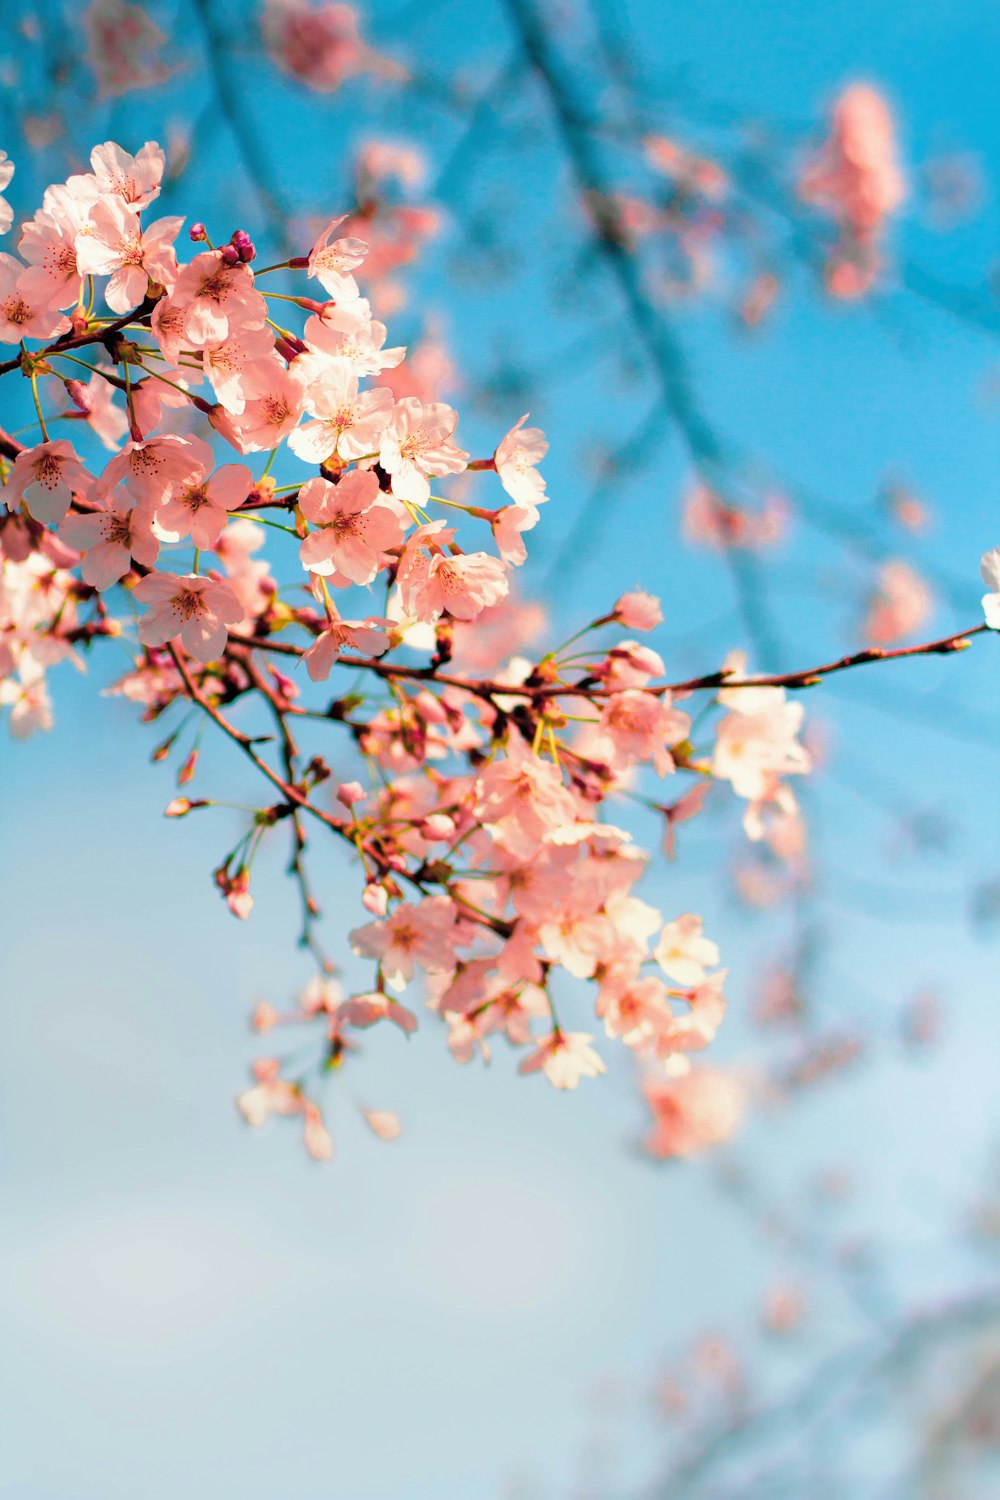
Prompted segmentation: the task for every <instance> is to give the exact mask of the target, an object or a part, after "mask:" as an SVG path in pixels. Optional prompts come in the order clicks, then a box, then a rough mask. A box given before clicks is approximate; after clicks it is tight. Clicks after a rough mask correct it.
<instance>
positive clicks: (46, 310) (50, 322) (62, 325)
mask: <svg viewBox="0 0 1000 1500" xmlns="http://www.w3.org/2000/svg"><path fill="white" fill-rule="evenodd" d="M24 271H25V267H24V266H23V265H22V264H21V262H20V261H19V260H15V258H14V256H13V255H0V344H19V343H20V342H21V340H22V339H51V338H55V337H56V335H57V334H60V333H67V332H68V331H69V326H70V324H69V319H68V318H64V317H63V315H62V313H60V312H57V311H56V309H55V308H53V307H48V306H46V305H45V302H44V301H41V300H38V299H37V294H35V295H34V296H32V295H30V294H29V293H28V292H27V291H26V290H25V288H24V287H23V286H22V285H21V279H22V277H23V275H24Z"/></svg>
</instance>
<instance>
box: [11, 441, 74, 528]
mask: <svg viewBox="0 0 1000 1500" xmlns="http://www.w3.org/2000/svg"><path fill="white" fill-rule="evenodd" d="M93 483H94V480H93V477H92V475H90V474H89V473H88V472H87V470H86V469H85V468H84V467H83V464H82V463H81V462H80V460H79V459H78V458H77V456H76V452H75V450H74V448H73V445H72V443H67V442H65V441H59V442H52V443H39V444H38V445H37V446H36V447H34V448H25V449H24V451H23V452H21V453H19V454H18V455H17V457H16V458H15V460H14V464H13V467H12V468H11V472H10V475H9V477H8V480H7V484H6V487H5V488H4V489H3V491H2V492H0V493H2V495H3V498H4V500H5V501H6V503H7V508H8V510H15V509H16V508H17V506H18V505H19V504H20V502H21V501H22V500H23V501H24V503H25V505H26V506H27V507H28V510H29V511H30V512H31V514H32V515H33V516H34V518H35V520H36V521H41V522H42V523H43V525H46V526H57V525H58V524H59V522H60V521H61V520H62V519H63V517H64V516H65V515H66V512H67V511H68V510H69V507H70V502H71V501H72V498H73V496H74V494H80V495H84V496H89V495H90V492H91V487H92V486H93Z"/></svg>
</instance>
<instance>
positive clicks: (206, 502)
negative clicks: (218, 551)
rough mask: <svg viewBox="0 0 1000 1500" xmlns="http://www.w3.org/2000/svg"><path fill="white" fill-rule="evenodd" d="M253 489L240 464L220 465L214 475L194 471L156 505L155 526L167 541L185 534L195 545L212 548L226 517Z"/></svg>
mask: <svg viewBox="0 0 1000 1500" xmlns="http://www.w3.org/2000/svg"><path fill="white" fill-rule="evenodd" d="M252 489H253V475H252V474H251V473H250V470H249V469H248V468H246V466H245V465H244V464H223V465H222V467H221V468H219V469H216V470H215V473H214V474H208V475H206V474H205V473H204V472H202V473H199V472H198V471H197V470H195V471H194V472H193V473H191V474H189V475H187V476H186V478H184V479H182V480H181V481H180V482H179V483H178V484H177V486H176V487H175V488H173V489H171V491H170V493H169V495H168V496H167V498H166V500H164V501H163V502H162V504H160V505H158V506H157V510H156V521H157V525H158V526H159V527H160V528H161V530H162V531H163V532H164V533H165V534H169V540H171V541H177V540H179V539H180V538H181V537H184V536H189V537H190V538H191V540H192V541H193V542H194V544H195V546H196V547H202V548H207V547H214V546H215V544H216V542H217V541H218V540H219V537H220V536H221V535H222V531H223V528H224V527H225V525H226V522H227V521H228V519H229V512H230V511H231V510H235V509H236V507H237V506H238V505H242V504H243V501H244V500H245V499H246V498H247V496H248V495H249V493H250V491H251V490H252Z"/></svg>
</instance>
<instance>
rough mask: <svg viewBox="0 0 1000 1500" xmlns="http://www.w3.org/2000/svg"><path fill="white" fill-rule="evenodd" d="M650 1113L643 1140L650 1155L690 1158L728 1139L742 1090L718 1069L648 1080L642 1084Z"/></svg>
mask: <svg viewBox="0 0 1000 1500" xmlns="http://www.w3.org/2000/svg"><path fill="white" fill-rule="evenodd" d="M643 1092H644V1093H645V1096H646V1102H647V1104H648V1105H649V1107H650V1109H651V1110H652V1112H653V1120H654V1124H653V1128H652V1130H651V1131H650V1132H649V1134H648V1135H647V1137H646V1140H645V1147H646V1150H647V1151H648V1152H649V1153H650V1154H651V1155H652V1156H690V1155H691V1154H692V1153H694V1152H696V1151H701V1150H704V1149H705V1148H706V1147H709V1146H716V1145H718V1144H719V1143H720V1142H722V1141H725V1140H728V1139H729V1137H730V1136H731V1135H732V1134H733V1133H734V1131H735V1130H736V1127H737V1126H738V1125H739V1123H740V1119H741V1117H742V1114H743V1108H744V1091H743V1089H742V1088H741V1087H740V1085H739V1084H738V1082H737V1081H736V1079H735V1078H733V1077H732V1076H731V1075H730V1074H728V1073H724V1072H722V1071H721V1070H720V1069H712V1068H698V1069H695V1070H692V1071H690V1072H687V1071H682V1072H677V1073H675V1074H674V1075H673V1076H668V1077H666V1078H664V1077H662V1076H661V1077H656V1076H651V1077H649V1078H648V1079H647V1080H646V1082H645V1084H644V1085H643Z"/></svg>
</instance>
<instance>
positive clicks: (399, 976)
mask: <svg viewBox="0 0 1000 1500" xmlns="http://www.w3.org/2000/svg"><path fill="white" fill-rule="evenodd" d="M455 917H456V912H455V904H454V902H453V901H452V900H451V898H450V897H449V896H427V897H426V898H425V899H424V900H423V901H421V902H419V903H418V904H417V905H416V906H411V905H410V904H409V903H408V902H402V903H401V904H400V905H399V906H397V908H396V910H395V911H394V912H393V914H392V916H391V917H388V918H386V920H385V921H384V922H369V923H368V925H367V926H366V927H356V928H355V929H354V931H353V932H352V933H351V935H350V937H351V946H352V948H353V949H354V952H355V953H357V954H361V955H364V956H366V957H368V958H377V959H378V960H379V963H380V966H381V969H382V973H383V974H384V976H385V979H386V982H387V983H388V984H390V985H391V986H392V988H393V989H394V990H397V991H398V990H402V989H405V988H406V985H407V984H408V983H409V981H410V980H411V979H412V978H413V975H414V971H415V969H416V966H417V965H418V964H419V965H420V967H421V968H423V969H427V970H430V971H431V972H432V973H433V972H438V971H440V970H442V969H449V968H451V966H452V965H453V963H454V961H455V956H454V946H453V944H454V937H455Z"/></svg>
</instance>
